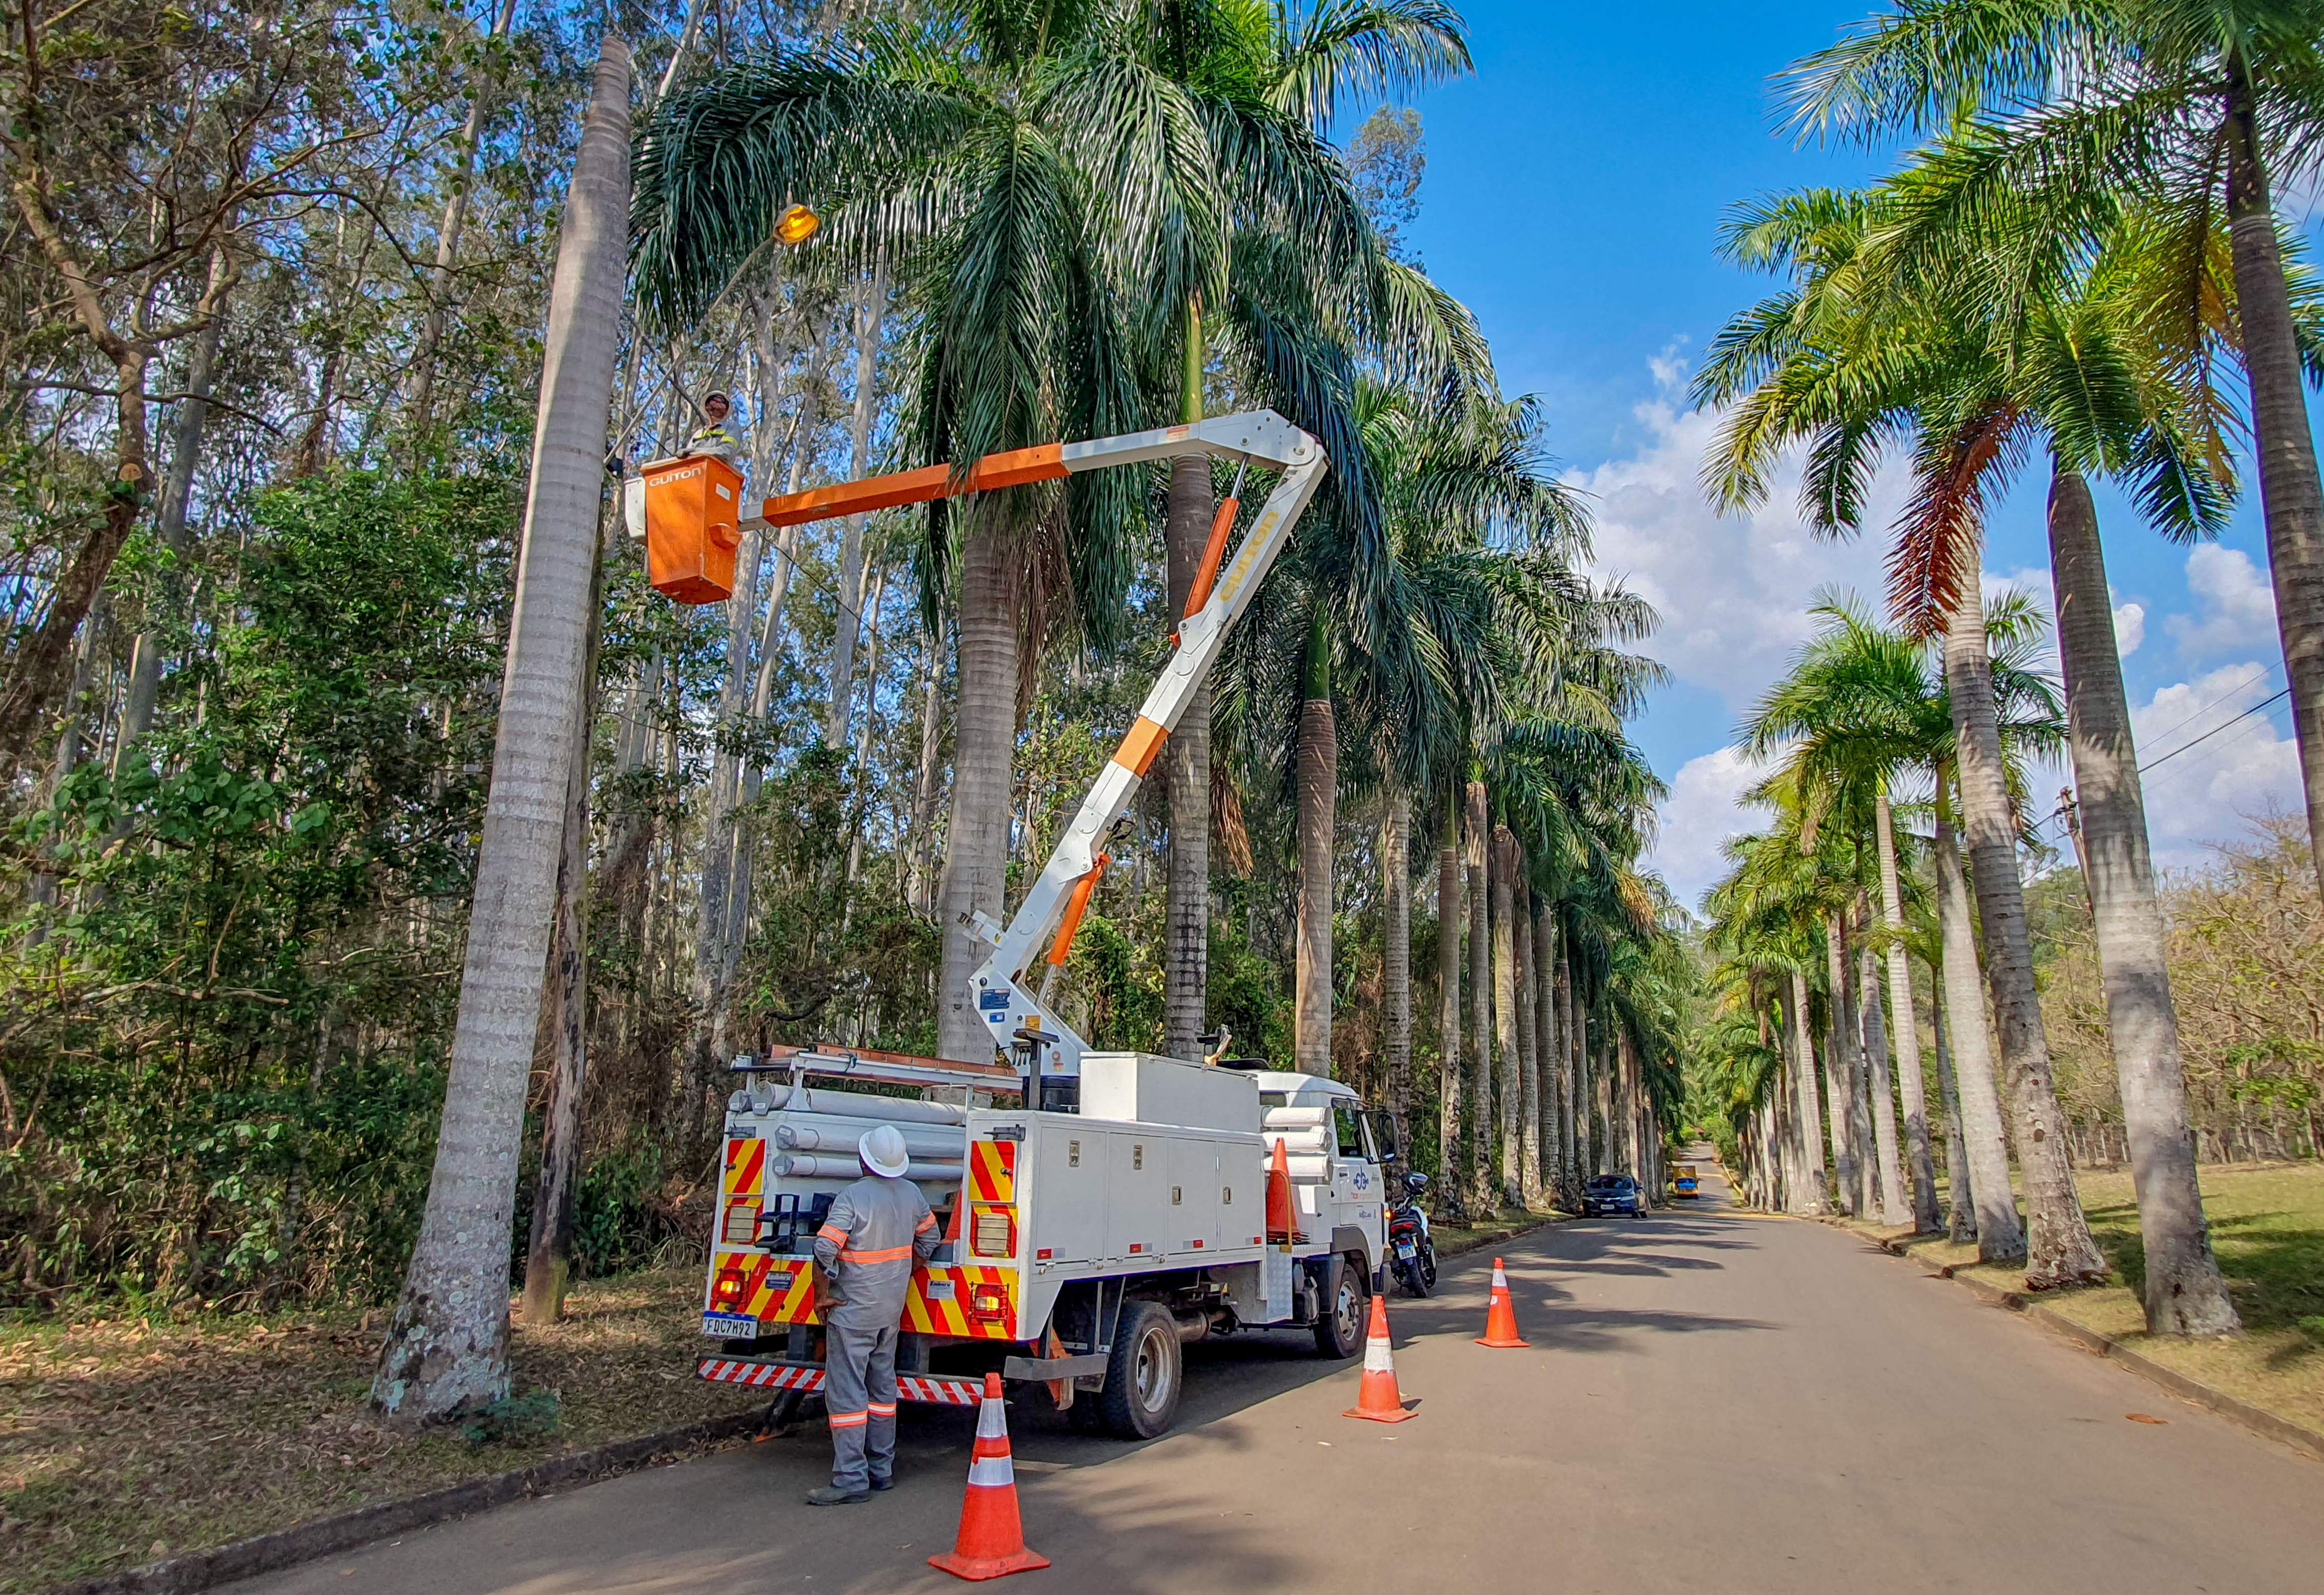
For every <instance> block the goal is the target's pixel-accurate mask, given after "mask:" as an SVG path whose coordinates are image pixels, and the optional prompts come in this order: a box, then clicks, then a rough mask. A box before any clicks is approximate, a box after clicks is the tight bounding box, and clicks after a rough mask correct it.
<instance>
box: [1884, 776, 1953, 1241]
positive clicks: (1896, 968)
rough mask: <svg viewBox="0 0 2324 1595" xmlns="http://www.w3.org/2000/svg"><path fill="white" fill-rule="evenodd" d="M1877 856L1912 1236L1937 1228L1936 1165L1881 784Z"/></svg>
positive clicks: (1892, 829)
mask: <svg viewBox="0 0 2324 1595" xmlns="http://www.w3.org/2000/svg"><path fill="white" fill-rule="evenodd" d="M1872 828H1873V835H1874V840H1875V841H1876V842H1877V844H1878V847H1879V851H1880V917H1881V919H1882V920H1883V921H1884V922H1885V923H1886V925H1887V927H1888V1006H1889V1009H1890V1010H1891V1011H1893V1012H1894V1013H1895V1016H1896V1025H1895V1031H1896V1077H1897V1085H1898V1087H1899V1088H1900V1091H1901V1093H1902V1095H1903V1097H1904V1162H1905V1166H1906V1168H1907V1170H1908V1171H1909V1173H1910V1174H1911V1176H1912V1185H1913V1217H1912V1224H1913V1232H1914V1234H1916V1235H1917V1234H1926V1233H1928V1232H1929V1231H1932V1230H1934V1229H1935V1228H1936V1227H1937V1222H1938V1212H1937V1160H1936V1155H1935V1152H1934V1149H1933V1148H1932V1147H1931V1146H1930V1144H1929V1099H1928V1086H1927V1084H1926V1083H1924V1082H1923V1080H1922V1078H1921V1030H1920V1026H1919V1024H1918V1023H1917V1022H1915V1020H1914V1015H1913V971H1912V966H1911V964H1910V963H1909V962H1908V960H1907V958H1906V955H1905V953H1904V894H1903V892H1902V891H1901V890H1899V887H1898V881H1897V875H1896V825H1895V816H1892V815H1891V814H1890V812H1889V808H1888V789H1887V788H1886V785H1885V784H1884V785H1883V786H1882V787H1881V789H1880V790H1879V792H1878V793H1877V795H1875V797H1874V798H1873V801H1872Z"/></svg>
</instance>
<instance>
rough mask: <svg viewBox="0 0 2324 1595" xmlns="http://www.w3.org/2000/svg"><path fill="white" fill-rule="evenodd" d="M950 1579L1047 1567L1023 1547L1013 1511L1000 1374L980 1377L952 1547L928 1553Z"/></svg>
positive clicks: (1014, 1495)
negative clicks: (964, 1489)
mask: <svg viewBox="0 0 2324 1595" xmlns="http://www.w3.org/2000/svg"><path fill="white" fill-rule="evenodd" d="M928 1565H929V1566H930V1567H941V1568H943V1569H944V1570H945V1572H948V1573H951V1574H952V1575H953V1576H954V1578H962V1579H970V1580H982V1579H998V1578H1005V1577H1007V1576H1008V1575H1009V1574H1010V1573H1012V1572H1031V1571H1032V1570H1033V1569H1035V1568H1037V1567H1047V1566H1048V1565H1049V1559H1048V1558H1047V1557H1046V1556H1044V1555H1042V1554H1040V1553H1039V1552H1038V1551H1029V1550H1028V1549H1026V1547H1025V1526H1024V1524H1023V1522H1022V1521H1021V1520H1020V1519H1019V1517H1018V1516H1017V1470H1016V1468H1015V1466H1014V1465H1013V1464H1011V1463H1010V1460H1009V1412H1008V1409H1007V1408H1006V1407H1005V1406H1002V1405H1001V1376H1000V1375H999V1374H997V1373H989V1374H986V1375H985V1376H984V1405H983V1406H981V1407H979V1408H978V1409H977V1413H976V1448H975V1449H974V1450H973V1451H972V1452H970V1453H969V1461H968V1495H967V1498H965V1499H964V1500H963V1501H962V1502H961V1504H960V1533H959V1535H956V1536H955V1537H954V1540H953V1546H952V1549H951V1550H950V1551H948V1552H946V1553H945V1554H944V1555H942V1556H931V1557H929V1558H928Z"/></svg>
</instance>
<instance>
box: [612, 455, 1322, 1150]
mask: <svg viewBox="0 0 2324 1595" xmlns="http://www.w3.org/2000/svg"><path fill="white" fill-rule="evenodd" d="M1191 456H1207V457H1209V458H1212V459H1218V460H1227V461H1231V462H1233V463H1234V464H1235V465H1236V466H1238V467H1239V470H1238V475H1237V478H1236V484H1235V491H1231V492H1230V493H1228V495H1227V497H1226V498H1225V499H1223V500H1222V501H1221V502H1220V504H1219V507H1218V512H1217V514H1216V515H1215V516H1214V517H1213V521H1212V523H1211V532H1210V538H1209V540H1208V542H1207V544H1206V545H1205V546H1204V548H1203V558H1202V561H1201V563H1200V565H1199V566H1198V567H1197V568H1196V571H1195V575H1194V585H1193V587H1192V589H1191V590H1190V592H1189V594H1188V595H1187V603H1186V612H1185V614H1184V615H1182V616H1180V617H1179V620H1178V627H1177V632H1176V642H1177V646H1176V649H1175V650H1173V651H1172V653H1171V656H1170V663H1169V664H1168V666H1167V668H1165V669H1164V670H1163V672H1162V674H1161V676H1160V678H1158V679H1157V680H1156V682H1155V683H1154V686H1153V687H1152V688H1151V689H1150V690H1149V691H1148V693H1147V695H1146V701H1145V703H1144V704H1143V705H1140V707H1139V712H1138V717H1137V718H1136V719H1135V720H1134V721H1132V722H1131V723H1130V730H1129V731H1128V733H1125V734H1124V735H1123V737H1122V739H1121V745H1120V747H1118V748H1117V749H1115V750H1114V753H1113V757H1112V758H1111V760H1110V761H1108V762H1107V764H1106V767H1105V769H1104V770H1102V771H1101V772H1100V774H1099V775H1098V778H1097V779H1096V781H1095V782H1094V783H1093V784H1092V786H1091V788H1090V790H1089V794H1088V796H1086V797H1085V798H1083V800H1082V806H1081V809H1080V811H1079V812H1078V813H1077V814H1076V815H1075V816H1074V820H1073V823H1072V824H1071V825H1067V826H1066V827H1065V834H1064V835H1063V836H1061V837H1060V838H1059V839H1058V841H1057V844H1056V847H1055V848H1054V849H1052V850H1051V851H1050V853H1049V860H1048V862H1047V865H1045V866H1044V867H1043V869H1042V871H1041V873H1040V876H1039V878H1038V879H1037V880H1035V881H1034V882H1033V885H1032V887H1031V889H1030V890H1028V891H1027V892H1026V894H1025V899H1024V900H1023V902H1021V903H1020V904H1019V905H1018V908H1017V911H1016V913H1015V914H1013V915H1011V916H1010V919H1009V922H1008V924H1007V925H1006V926H1005V927H1003V926H1001V925H999V924H997V923H995V922H994V921H993V920H992V919H991V917H989V916H987V915H984V914H982V913H974V914H971V915H968V916H966V917H965V920H966V924H965V928H966V929H968V930H969V931H970V933H971V934H973V935H974V936H976V937H977V938H978V939H979V940H980V941H981V942H982V943H983V944H984V945H986V946H987V947H988V948H990V952H989V953H988V954H987V955H986V957H985V959H984V962H983V963H982V965H980V966H979V968H978V969H977V971H976V973H975V974H974V975H973V977H971V982H970V987H971V992H972V994H973V998H974V1000H975V1002H976V1012H977V1017H978V1018H979V1019H982V1021H983V1023H984V1027H985V1028H986V1029H987V1030H989V1031H991V1035H992V1038H993V1044H994V1046H995V1047H996V1048H997V1049H998V1050H999V1052H1000V1053H1001V1054H1002V1055H1003V1056H1009V1057H1010V1058H1012V1059H1014V1060H1015V1061H1016V1062H1017V1064H1018V1068H1017V1070H1015V1071H1014V1073H1015V1074H1017V1075H1018V1076H1019V1079H1021V1082H1022V1087H1023V1090H1024V1092H1025V1106H1026V1107H1028V1108H1038V1107H1041V1106H1044V1105H1045V1103H1046V1102H1047V1101H1048V1100H1050V1099H1051V1098H1052V1097H1059V1098H1060V1099H1061V1100H1062V1096H1063V1094H1064V1093H1060V1092H1059V1090H1058V1089H1057V1088H1058V1086H1060V1085H1062V1086H1064V1087H1065V1093H1070V1091H1071V1090H1072V1089H1073V1088H1072V1086H1071V1085H1069V1084H1066V1083H1077V1082H1078V1080H1079V1078H1080V1075H1081V1064H1082V1057H1083V1056H1084V1054H1085V1053H1087V1052H1088V1051H1089V1044H1088V1043H1087V1042H1086V1041H1084V1039H1083V1038H1082V1037H1080V1036H1079V1035H1078V1034H1076V1033H1075V1032H1074V1028H1073V1027H1072V1026H1070V1025H1068V1024H1066V1023H1065V1021H1064V1020H1063V1019H1059V1018H1058V1017H1057V1016H1056V1013H1054V1012H1053V1011H1051V1010H1050V1009H1049V1007H1048V1005H1047V1003H1046V1002H1044V1001H1043V1000H1042V999H1041V994H1040V991H1039V981H1040V968H1055V967H1062V966H1063V965H1064V963H1065V960H1066V958H1067V957H1068V955H1070V954H1071V953H1072V950H1073V942H1074V932H1075V931H1076V930H1077V929H1078V928H1079V927H1080V925H1081V921H1082V917H1083V915H1084V913H1085V912H1086V911H1087V909H1088V908H1089V902H1090V897H1091V894H1092V893H1093V892H1094V891H1095V890H1096V889H1097V884H1098V882H1099V881H1100V880H1102V879H1103V878H1104V876H1105V871H1106V867H1107V865H1108V864H1109V863H1111V862H1112V861H1111V858H1110V857H1109V856H1108V855H1107V854H1106V853H1105V852H1104V851H1103V844H1104V841H1105V838H1106V837H1107V836H1108V835H1109V834H1111V832H1112V830H1113V827H1114V826H1115V825H1116V824H1118V823H1119V822H1120V819H1121V817H1122V816H1123V815H1124V814H1125V813H1126V812H1127V811H1128V809H1129V807H1130V803H1131V801H1132V800H1133V799H1134V798H1136V797H1137V796H1138V790H1139V787H1140V786H1141V785H1143V784H1144V782H1145V779H1146V775H1147V771H1148V770H1150V769H1152V768H1153V764H1154V760H1155V758H1156V756H1157V755H1158V754H1159V753H1160V751H1161V750H1162V745H1163V743H1164V742H1167V740H1168V738H1169V736H1170V733H1172V732H1173V731H1175V730H1176V728H1177V724H1178V720H1179V716H1180V715H1184V714H1185V709H1186V705H1187V704H1189V703H1190V702H1192V701H1193V699H1194V694H1195V692H1196V691H1197V690H1198V689H1199V688H1200V687H1202V685H1203V682H1204V681H1205V680H1207V679H1208V678H1209V677H1210V673H1211V670H1212V668H1213V666H1214V665H1215V664H1216V663H1217V662H1218V657H1219V651H1220V649H1221V648H1222V646H1223V644H1224V642H1225V640H1226V634H1227V632H1228V631H1229V630H1230V629H1231V627H1232V626H1233V625H1234V623H1235V622H1236V621H1238V620H1240V618H1241V617H1242V615H1243V613H1244V612H1245V611H1246V610H1248V609H1249V608H1250V603H1251V600H1252V599H1253V598H1254V597H1255V596H1256V595H1257V594H1258V592H1259V585H1260V584H1261V583H1263V582H1264V581H1265V580H1266V579H1267V574H1268V571H1269V570H1271V569H1273V568H1274V566H1275V561H1276V558H1277V556H1278V555H1279V554H1281V552H1282V551H1283V549H1284V546H1285V544H1286V543H1287V542H1288V541H1289V540H1290V537H1291V529H1292V527H1293V526H1294V525H1295V524H1296V522H1297V521H1298V519H1299V516H1300V514H1301V512H1304V511H1305V509H1306V507H1307V505H1308V502H1309V501H1310V500H1312V499H1313V498H1314V495H1315V490H1316V489H1317V488H1318V487H1319V486H1320V485H1321V484H1322V482H1323V473H1324V472H1325V471H1326V470H1327V469H1329V468H1330V464H1331V462H1330V460H1329V458H1328V457H1327V456H1325V454H1324V452H1323V445H1322V444H1321V443H1319V442H1318V441H1317V440H1316V439H1315V438H1314V436H1313V435H1312V434H1310V433H1308V432H1305V431H1303V430H1301V429H1299V428H1297V427H1295V426H1293V425H1292V424H1291V423H1290V422H1289V421H1287V420H1285V419H1283V418H1282V417H1281V416H1279V415H1277V414H1276V413H1275V412H1274V411H1273V410H1244V411H1240V412H1239V413H1237V414H1234V415H1225V416H1217V417H1213V418H1210V419H1204V420H1200V421H1194V422H1191V423H1188V424H1185V425H1182V426H1175V427H1157V428H1155V429H1152V430H1149V431H1144V432H1130V433H1125V434H1123V435H1121V436H1120V437H1114V438H1091V439H1089V440H1087V441H1085V442H1081V443H1063V444H1058V443H1048V444H1042V445H1039V446H1037V447H1032V448H1019V449H1011V450H1009V451H1007V452H1004V453H1001V454H989V455H986V456H983V457H982V459H979V460H977V461H975V462H974V463H973V464H972V465H970V466H968V467H967V468H966V469H964V470H955V469H954V468H953V467H951V466H925V467H923V468H921V469H919V470H916V471H902V472H897V473H893V474H891V475H883V476H871V477H866V478H863V479H862V480H860V481H855V482H843V483H838V484H834V485H831V486H826V487H816V488H809V489H807V490H806V491H805V492H801V493H785V494H782V495H780V496H779V497H775V498H770V499H768V500H766V501H765V502H764V503H763V504H762V506H761V511H760V513H759V514H757V515H755V516H749V517H744V516H742V514H741V510H742V505H741V502H740V500H739V497H738V495H739V493H740V489H741V484H742V479H741V477H740V475H738V474H737V473H735V472H734V471H733V468H732V467H731V466H727V464H726V463H725V462H724V460H720V459H717V458H715V456H688V457H686V458H680V459H670V460H658V461H655V462H653V463H652V464H650V465H648V466H644V467H643V468H642V470H641V473H640V475H638V476H637V477H634V478H632V479H631V481H630V482H628V483H626V484H624V497H623V512H624V515H625V518H626V519H627V521H628V523H629V528H630V531H631V535H632V537H641V538H642V539H644V540H645V541H646V544H647V565H648V568H649V570H650V572H651V573H652V575H653V576H654V585H655V586H656V588H657V589H658V590H659V591H661V592H663V593H665V594H666V595H669V596H670V597H673V598H675V599H677V600H678V601H679V602H681V603H689V604H706V603H715V602H717V601H718V600H720V599H723V598H724V597H725V596H727V595H728V593H729V592H731V590H732V588H733V568H734V565H733V554H734V549H736V548H737V547H738V546H739V545H740V542H741V539H742V534H743V533H745V532H747V531H751V530H757V529H763V528H768V527H783V526H802V525H806V524H808V523H809V522H812V521H828V520H834V519H837V518H840V517H843V516H847V515H861V514H867V513H870V512H873V511H876V510H887V509H894V508H897V507H899V506H901V505H904V504H917V503H927V502H931V501H932V500H936V499H940V498H953V497H958V496H962V495H964V494H968V493H982V492H987V491H991V490H993V489H997V488H1003V487H1019V486H1023V485H1026V484H1030V483H1036V482H1053V481H1057V480H1060V479H1062V478H1065V477H1067V476H1073V475H1079V474H1081V473H1083V472H1084V471H1100V470H1106V469H1109V468H1111V467H1114V466H1132V465H1139V464H1143V463H1145V462H1148V461H1153V460H1167V459H1181V458H1186V457H1191ZM1253 465H1257V466H1261V467H1263V468H1266V469H1269V470H1273V471H1276V472H1278V473H1280V475H1278V476H1277V481H1276V484H1275V487H1274V490H1273V491H1272V492H1270V493H1268V496H1267V500H1266V502H1264V503H1263V504H1261V505H1260V507H1259V513H1258V515H1257V517H1256V518H1255V519H1254V520H1253V521H1252V522H1251V524H1250V530H1249V531H1248V532H1247V533H1245V534H1244V537H1243V539H1242V541H1241V543H1240V545H1238V546H1237V548H1236V549H1235V550H1234V554H1233V557H1232V558H1227V547H1226V545H1227V539H1228V537H1229V535H1230V534H1231V532H1232V531H1233V530H1234V524H1235V521H1236V518H1237V516H1238V514H1239V513H1240V508H1241V501H1240V485H1241V477H1240V468H1247V467H1249V466H1253ZM722 555H723V566H722V564H721V556H722ZM722 571H723V575H724V581H723V583H722V582H721V581H720V579H719V578H720V576H721V573H722ZM1045 945H1046V947H1047V958H1046V960H1045V961H1044V962H1043V963H1042V964H1041V966H1040V967H1039V968H1037V967H1036V959H1037V956H1038V955H1039V954H1040V953H1041V950H1042V948H1043V947H1044V946H1045ZM1028 975H1029V977H1030V978H1028ZM860 1056H862V1057H863V1058H865V1059H866V1060H869V1059H870V1058H871V1057H872V1056H881V1057H889V1058H892V1055H860ZM913 1064H917V1065H924V1066H925V1067H927V1069H930V1070H935V1071H939V1072H954V1071H961V1070H982V1069H988V1068H991V1065H989V1064H974V1063H962V1062H959V1061H955V1060H940V1059H919V1060H907V1059H893V1062H892V1064H891V1065H890V1066H891V1067H901V1066H904V1065H913ZM860 1072H862V1073H865V1074H867V1075H868V1074H871V1072H872V1071H871V1070H868V1069H866V1070H862V1071H860ZM896 1083H907V1082H905V1081H903V1080H901V1079H898V1080H897V1082H896ZM926 1083H961V1082H960V1080H959V1078H958V1076H957V1074H951V1073H946V1074H945V1078H944V1079H943V1080H942V1081H941V1082H938V1081H937V1080H936V1079H935V1078H930V1079H929V1080H928V1081H927V1082H926ZM1053 1083H1055V1084H1053Z"/></svg>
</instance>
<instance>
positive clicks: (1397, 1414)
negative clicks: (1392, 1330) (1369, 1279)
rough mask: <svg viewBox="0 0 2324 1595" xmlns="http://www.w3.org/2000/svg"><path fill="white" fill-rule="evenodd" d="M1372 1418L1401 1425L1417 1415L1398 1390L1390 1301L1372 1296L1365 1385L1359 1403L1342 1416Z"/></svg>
mask: <svg viewBox="0 0 2324 1595" xmlns="http://www.w3.org/2000/svg"><path fill="white" fill-rule="evenodd" d="M1341 1416H1342V1417H1343V1418H1369V1419H1371V1421H1372V1422H1374V1423H1376V1424H1400V1423H1402V1422H1404V1420H1405V1419H1406V1418H1408V1417H1410V1416H1412V1414H1410V1413H1408V1412H1406V1411H1405V1410H1404V1396H1403V1393H1402V1392H1401V1391H1399V1390H1398V1389H1397V1388H1396V1358H1395V1356H1394V1355H1393V1353H1392V1352H1391V1351H1390V1349H1389V1346H1388V1299H1387V1298H1386V1297H1385V1296H1374V1297H1372V1326H1371V1331H1370V1332H1369V1334H1367V1335H1366V1336H1365V1337H1364V1382H1363V1387H1362V1388H1360V1390H1359V1391H1358V1392H1357V1393H1356V1404H1355V1405H1354V1406H1351V1407H1350V1408H1348V1410H1347V1411H1345V1412H1343V1413H1342V1414H1341Z"/></svg>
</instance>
